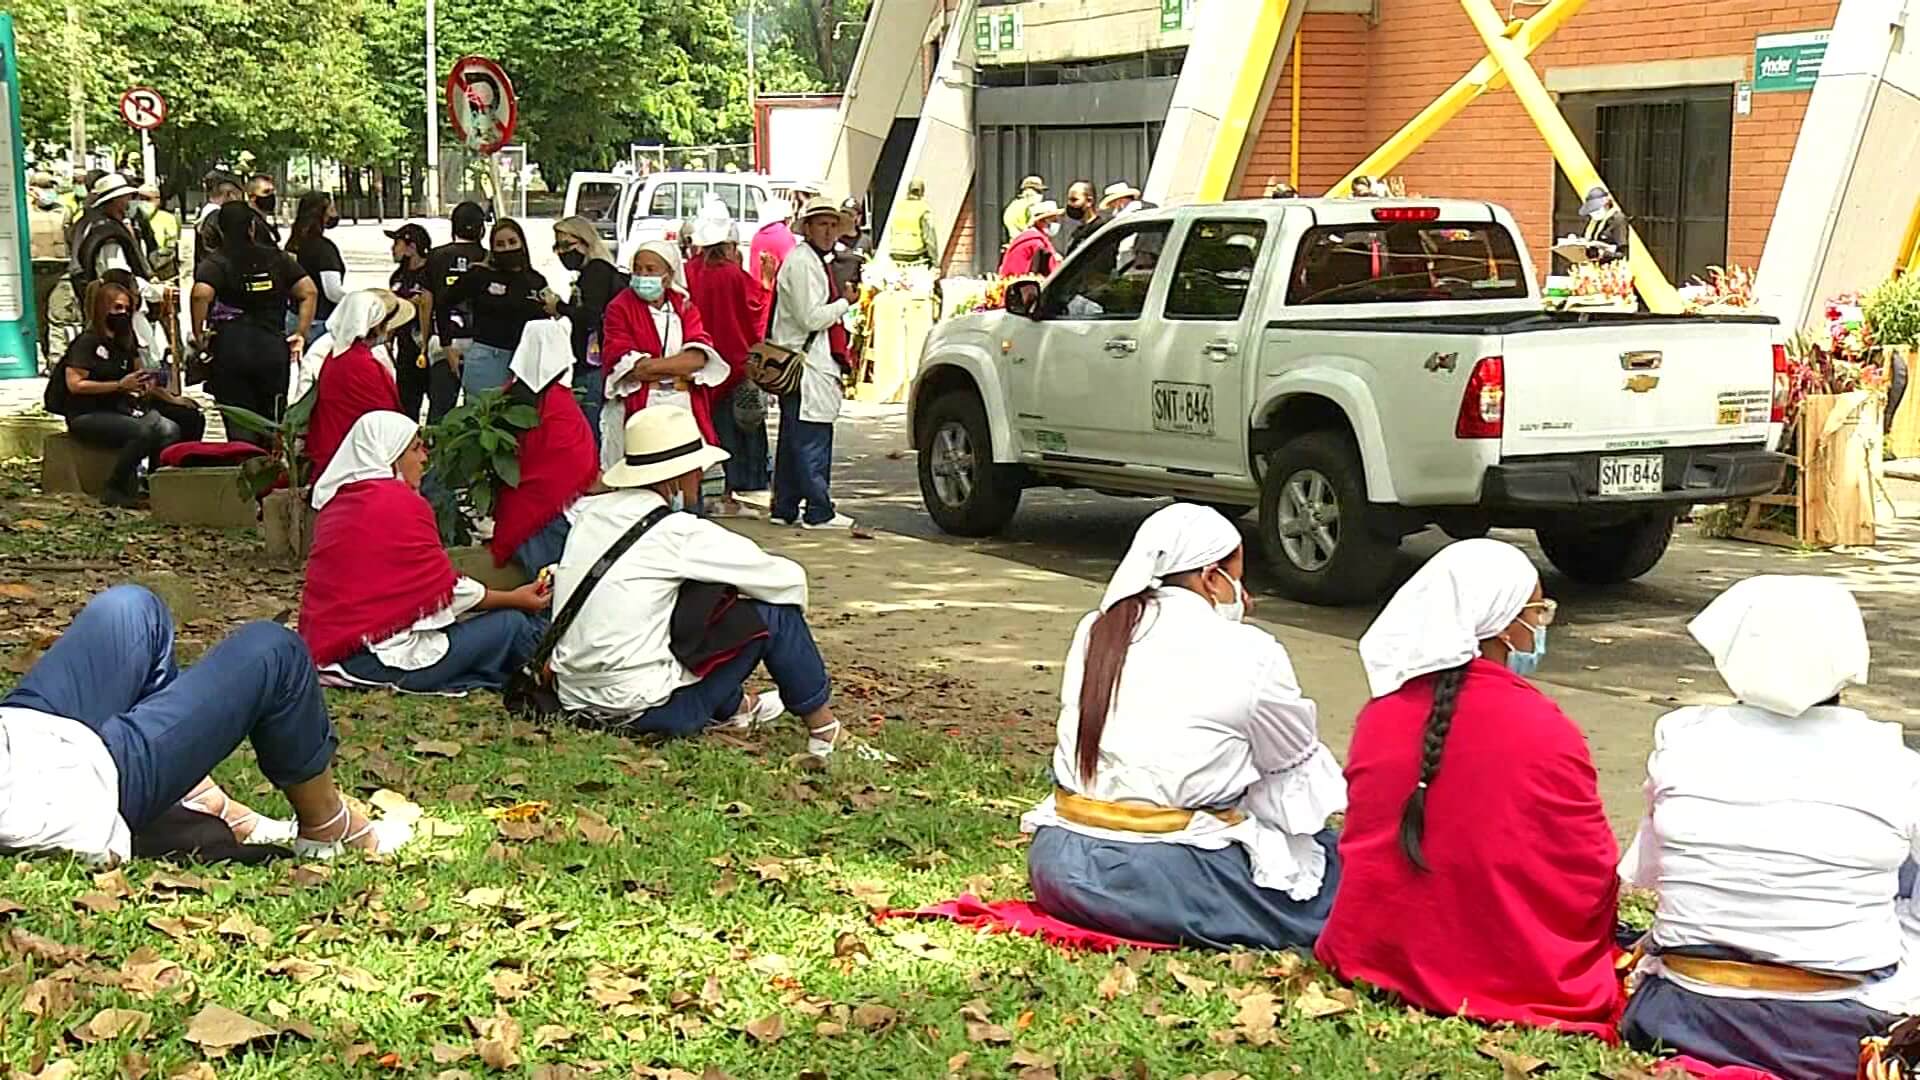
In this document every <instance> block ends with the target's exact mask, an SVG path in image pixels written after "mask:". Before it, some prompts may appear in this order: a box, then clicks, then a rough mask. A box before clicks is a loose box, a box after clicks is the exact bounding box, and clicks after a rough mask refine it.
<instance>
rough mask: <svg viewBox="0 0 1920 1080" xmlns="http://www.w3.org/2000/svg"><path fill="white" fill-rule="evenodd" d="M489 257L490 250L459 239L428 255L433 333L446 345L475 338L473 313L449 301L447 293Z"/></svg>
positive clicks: (428, 281) (428, 284)
mask: <svg viewBox="0 0 1920 1080" xmlns="http://www.w3.org/2000/svg"><path fill="white" fill-rule="evenodd" d="M486 257H487V249H486V248H484V247H482V246H481V245H479V244H477V243H475V242H474V241H472V240H455V241H454V242H453V243H451V244H441V245H440V246H439V247H437V248H434V249H433V250H432V251H429V252H427V288H428V289H429V290H430V291H431V292H432V293H433V332H434V333H436V334H438V335H440V340H441V341H442V342H443V343H444V342H449V341H452V340H453V339H455V338H465V337H472V336H473V331H472V329H471V326H472V322H473V319H472V314H471V313H470V312H469V311H468V310H467V308H466V306H465V305H464V304H460V305H456V304H449V303H447V302H446V298H447V292H448V291H449V290H451V289H452V288H453V286H454V284H455V283H456V282H458V281H459V280H460V279H461V278H463V277H465V276H466V274H467V271H468V270H471V269H472V268H473V267H474V266H476V265H478V264H479V263H480V261H481V260H482V259H485V258H486Z"/></svg>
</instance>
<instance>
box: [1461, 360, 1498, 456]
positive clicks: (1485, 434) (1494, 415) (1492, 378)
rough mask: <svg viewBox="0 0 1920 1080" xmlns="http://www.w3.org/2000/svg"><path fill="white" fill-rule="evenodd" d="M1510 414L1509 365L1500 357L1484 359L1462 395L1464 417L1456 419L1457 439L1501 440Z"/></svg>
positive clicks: (1476, 368) (1469, 376)
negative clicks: (1508, 409)
mask: <svg viewBox="0 0 1920 1080" xmlns="http://www.w3.org/2000/svg"><path fill="white" fill-rule="evenodd" d="M1506 416H1507V365H1506V361H1504V360H1502V359H1501V358H1500V357H1498V356H1488V357H1483V358H1481V360H1480V362H1479V363H1477V364H1475V365H1473V373H1472V374H1471V375H1468V376H1467V389H1466V392H1465V393H1464V394H1462V395H1460V418H1459V419H1458V420H1457V421H1455V422H1454V425H1453V437H1454V438H1456V439H1497V438H1499V437H1500V432H1501V430H1502V428H1503V427H1504V426H1505V421H1506Z"/></svg>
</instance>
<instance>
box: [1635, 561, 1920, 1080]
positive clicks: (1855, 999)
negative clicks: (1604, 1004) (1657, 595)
mask: <svg viewBox="0 0 1920 1080" xmlns="http://www.w3.org/2000/svg"><path fill="white" fill-rule="evenodd" d="M1687 629H1688V630H1689V631H1690V632H1691V633H1692V634H1693V637H1694V640H1696V641H1698V642H1699V643H1700V644H1701V645H1702V646H1703V647H1704V648H1705V649H1706V650H1707V652H1708V653H1709V654H1710V655H1711V656H1712V657H1713V663H1714V667H1715V668H1717V669H1718V670H1719V672H1720V677H1721V678H1722V679H1724V680H1725V681H1726V684H1727V688H1728V689H1729V690H1731V691H1733V694H1734V696H1735V697H1736V698H1737V699H1738V700H1737V701H1736V702H1735V703H1734V704H1731V705H1700V706H1693V707H1690V708H1685V709H1680V710H1678V711H1676V712H1671V713H1668V714H1667V715H1665V716H1663V717H1661V718H1660V721H1659V723H1658V724H1656V725H1655V727H1654V732H1653V754H1652V756H1650V757H1649V758H1648V759H1647V783H1646V797H1647V810H1646V816H1645V817H1644V818H1642V819H1641V822H1640V829H1639V834H1638V836H1637V837H1636V838H1635V840H1634V842H1633V846H1632V847H1631V848H1630V849H1629V850H1628V852H1627V855H1626V857H1625V858H1624V859H1622V860H1621V861H1620V876H1621V877H1622V878H1623V879H1624V880H1626V881H1628V882H1629V883H1631V884H1634V885H1640V886H1643V887H1646V888H1650V889H1655V890H1657V891H1658V893H1659V906H1658V908H1657V910H1656V911H1655V914H1654V920H1653V928H1652V930H1650V931H1649V932H1648V933H1647V936H1646V938H1645V939H1644V940H1643V942H1642V951H1643V952H1644V954H1645V959H1643V960H1642V961H1641V962H1640V964H1639V966H1638V970H1637V973H1636V976H1635V977H1636V979H1637V980H1638V989H1636V990H1635V991H1634V993H1633V996H1632V997H1630V998H1629V999H1628V1002H1627V1013H1626V1016H1625V1017H1624V1018H1623V1019H1622V1021H1621V1024H1620V1033H1621V1035H1622V1036H1624V1037H1625V1039H1626V1041H1627V1043H1628V1045H1630V1046H1633V1047H1634V1048H1636V1049H1640V1050H1652V1049H1654V1048H1655V1047H1656V1046H1658V1047H1662V1048H1664V1049H1667V1050H1676V1051H1679V1052H1680V1053H1683V1054H1687V1055H1690V1056H1692V1057H1695V1058H1698V1059H1700V1060H1703V1061H1707V1062H1711V1063H1713V1064H1715V1065H1725V1066H1734V1065H1744V1066H1747V1067H1749V1068H1754V1069H1764V1070H1766V1071H1767V1072H1768V1073H1772V1074H1774V1075H1778V1076H1783V1077H1795V1078H1803V1077H1804V1078H1808V1080H1850V1078H1851V1077H1852V1076H1853V1075H1854V1073H1855V1069H1856V1067H1857V1065H1858V1064H1859V1058H1860V1040H1861V1039H1862V1038H1864V1037H1866V1036H1870V1035H1884V1034H1886V1033H1887V1030H1888V1029H1889V1028H1890V1027H1891V1026H1892V1025H1893V1023H1894V1022H1895V1021H1897V1020H1898V1019H1899V1018H1900V1016H1901V1015H1903V1014H1912V1013H1914V1012H1915V1011H1916V1010H1920V964H1916V963H1913V962H1911V961H1910V959H1909V958H1911V957H1913V956H1914V955H1915V952H1914V943H1915V941H1916V938H1915V934H1916V931H1920V919H1916V918H1915V914H1916V912H1915V907H1914V904H1913V901H1912V893H1913V886H1912V882H1913V877H1912V868H1913V861H1912V860H1913V859H1914V858H1915V856H1916V854H1920V755H1916V754H1915V753H1914V752H1913V751H1911V750H1908V749H1907V748H1906V746H1905V744H1904V743H1903V741H1902V738H1901V729H1900V725H1899V724H1897V723H1882V722H1877V721H1875V720H1873V719H1871V718H1870V717H1868V716H1867V714H1866V713H1864V712H1861V711H1860V710H1858V709H1853V708H1847V707H1845V706H1844V705H1842V704H1841V703H1840V693H1841V691H1842V690H1843V689H1844V688H1845V687H1848V686H1863V685H1865V684H1866V681H1867V631H1866V626H1865V624H1864V623H1862V621H1861V619H1860V608H1859V606H1858V605H1856V604H1855V603H1854V600H1853V596H1852V595H1851V594H1850V593H1848V592H1847V590H1846V588H1845V587H1843V586H1842V585H1841V584H1840V583H1839V582H1837V581H1832V580H1829V579H1826V578H1819V577H1780V576H1763V577H1754V578H1749V579H1747V580H1745V581H1742V582H1740V583H1739V584H1737V585H1735V586H1733V587H1732V588H1730V589H1728V590H1727V591H1726V592H1724V593H1722V594H1721V595H1720V596H1719V597H1717V598H1715V599H1714V601H1713V602H1712V603H1711V604H1708V605H1707V608H1706V610H1704V611H1702V612H1701V613H1700V614H1699V615H1698V616H1697V617H1696V618H1695V619H1694V620H1693V621H1692V622H1691V623H1689V624H1688V626H1687ZM1903 885H1904V887H1903ZM1860 1075H1863V1076H1864V1075H1867V1073H1865V1072H1862V1073H1861V1074H1860Z"/></svg>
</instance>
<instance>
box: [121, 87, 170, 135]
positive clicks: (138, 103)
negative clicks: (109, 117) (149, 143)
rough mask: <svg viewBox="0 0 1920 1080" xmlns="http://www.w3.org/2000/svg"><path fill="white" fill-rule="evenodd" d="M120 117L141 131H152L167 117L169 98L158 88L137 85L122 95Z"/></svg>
mask: <svg viewBox="0 0 1920 1080" xmlns="http://www.w3.org/2000/svg"><path fill="white" fill-rule="evenodd" d="M120 118H121V119H122V120H125V121H126V122H127V123H129V124H131V125H133V126H134V127H135V128H138V129H139V130H141V131H152V130H153V129H154V128H157V127H159V126H160V125H161V124H162V123H164V122H165V121H166V119H167V99H166V98H163V97H161V96H160V91H158V90H154V89H152V88H150V87H145V86H136V87H134V88H133V89H131V90H129V91H127V92H126V93H124V94H121V95H120Z"/></svg>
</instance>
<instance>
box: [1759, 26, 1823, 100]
mask: <svg viewBox="0 0 1920 1080" xmlns="http://www.w3.org/2000/svg"><path fill="white" fill-rule="evenodd" d="M1832 36H1833V31H1831V30H1802V31H1800V32H1798V33H1793V34H1762V35H1760V36H1759V37H1757V38H1754V39H1753V90H1754V93H1756V94H1764V93H1769V92H1773V91H1780V90H1811V89H1813V83H1814V80H1815V79H1818V78H1819V77H1820V64H1821V62H1822V61H1824V60H1825V59H1826V58H1827V39H1828V38H1830V37H1832Z"/></svg>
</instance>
